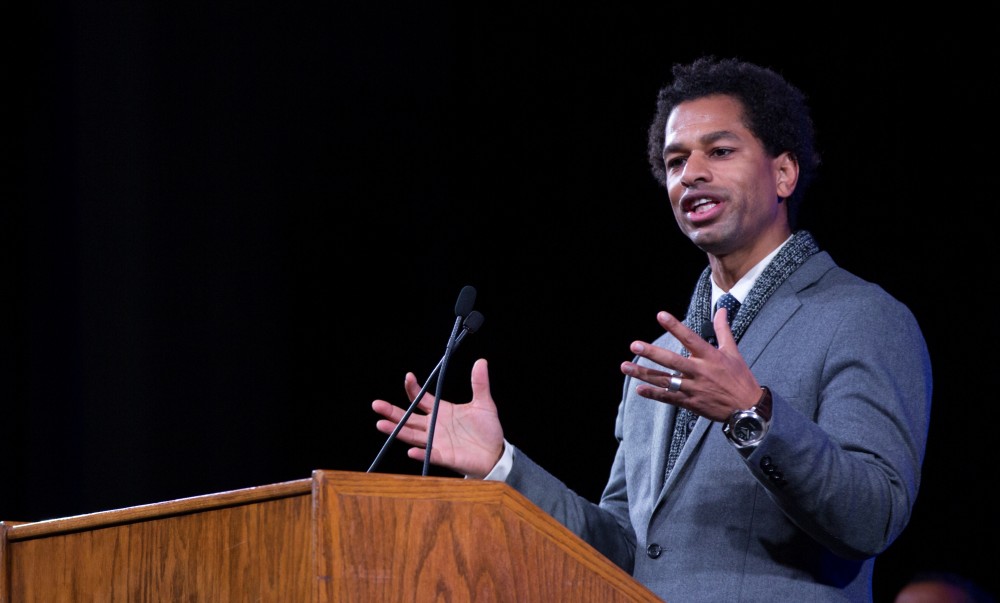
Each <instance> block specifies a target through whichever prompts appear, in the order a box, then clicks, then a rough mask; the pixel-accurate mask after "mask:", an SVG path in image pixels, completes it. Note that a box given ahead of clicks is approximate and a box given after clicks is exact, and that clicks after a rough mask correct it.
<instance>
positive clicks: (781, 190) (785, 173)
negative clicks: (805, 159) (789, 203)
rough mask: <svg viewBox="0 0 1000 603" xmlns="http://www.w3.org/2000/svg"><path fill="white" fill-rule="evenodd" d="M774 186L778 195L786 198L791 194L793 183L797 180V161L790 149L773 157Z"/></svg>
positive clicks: (793, 187) (793, 188)
mask: <svg viewBox="0 0 1000 603" xmlns="http://www.w3.org/2000/svg"><path fill="white" fill-rule="evenodd" d="M774 177H775V180H774V182H775V188H777V190H778V197H780V198H781V199H787V198H788V197H791V196H792V192H793V191H794V190H795V184H796V183H797V182H798V181H799V162H798V160H797V159H796V158H795V155H793V154H792V153H791V152H790V151H785V152H784V153H782V154H781V155H778V156H777V157H775V159H774Z"/></svg>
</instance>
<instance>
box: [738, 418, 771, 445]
mask: <svg viewBox="0 0 1000 603" xmlns="http://www.w3.org/2000/svg"><path fill="white" fill-rule="evenodd" d="M763 435H764V426H763V425H762V424H761V422H760V421H759V420H758V419H757V418H756V417H754V416H752V415H751V416H747V417H740V418H738V419H736V423H735V424H734V425H733V438H735V439H736V441H738V442H744V443H746V442H755V441H757V440H759V439H760V438H761V437H763Z"/></svg>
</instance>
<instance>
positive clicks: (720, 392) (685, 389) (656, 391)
mask: <svg viewBox="0 0 1000 603" xmlns="http://www.w3.org/2000/svg"><path fill="white" fill-rule="evenodd" d="M656 318H657V320H658V321H659V323H660V325H661V326H663V328H664V329H666V330H667V331H669V332H670V333H671V334H673V335H674V337H676V338H677V340H678V341H679V342H680V343H681V345H683V346H684V347H685V348H687V349H688V351H689V352H690V356H688V357H684V356H682V355H681V354H677V353H675V352H672V351H670V350H666V349H663V348H660V347H657V346H654V345H652V344H650V343H646V342H642V341H636V342H633V343H632V346H631V350H632V352H633V353H635V354H636V355H638V356H641V357H643V358H646V359H648V360H650V361H652V362H655V363H656V364H658V365H660V366H663V367H667V368H668V369H671V371H672V372H666V371H663V370H660V369H656V368H651V367H644V366H640V365H638V364H636V363H634V362H623V363H622V366H621V370H622V372H623V373H625V374H626V375H631V376H633V377H635V378H636V379H639V380H641V381H644V382H645V383H646V384H648V385H646V384H643V385H638V386H637V387H636V393H637V394H639V395H640V396H643V397H645V398H650V399H653V400H660V401H661V402H667V403H670V404H674V405H676V406H680V407H683V408H688V409H690V410H692V411H693V412H694V413H695V414H697V415H700V416H703V417H707V418H709V419H712V420H713V421H722V420H725V419H726V418H727V417H729V415H730V414H731V413H732V412H733V411H734V410H737V409H743V408H750V407H751V406H753V404H754V403H755V402H756V401H757V399H758V398H759V397H760V386H759V384H758V383H757V379H756V378H755V377H754V376H753V373H751V372H750V367H748V366H747V363H746V361H745V360H744V359H743V356H741V355H740V351H739V349H738V348H737V347H736V341H735V340H734V339H733V335H732V331H730V329H729V323H727V322H726V309H725V308H722V309H720V310H719V311H718V312H716V315H715V319H714V320H713V326H714V328H715V333H716V336H717V338H718V340H719V347H718V348H715V347H713V346H712V345H711V344H709V343H708V342H706V341H705V340H704V339H702V338H701V336H700V335H698V333H695V332H694V331H692V330H691V329H689V328H688V327H687V326H686V325H685V324H684V323H682V322H681V321H679V320H677V318H675V317H674V316H672V315H671V314H669V313H667V312H660V313H659V314H657V316H656ZM671 377H674V378H675V380H674V383H673V384H671ZM677 377H679V378H680V381H679V382H678V381H677V380H676V378H677ZM671 385H673V386H674V387H675V388H676V389H670V387H671Z"/></svg>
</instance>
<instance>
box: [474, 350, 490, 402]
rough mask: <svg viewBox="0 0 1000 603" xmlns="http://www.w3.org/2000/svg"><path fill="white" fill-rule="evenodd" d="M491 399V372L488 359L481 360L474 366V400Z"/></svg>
mask: <svg viewBox="0 0 1000 603" xmlns="http://www.w3.org/2000/svg"><path fill="white" fill-rule="evenodd" d="M484 398H485V399H487V400H488V399H490V371H489V368H488V367H487V365H486V359H485V358H480V359H479V360H477V361H476V363H475V364H473V365H472V399H473V400H480V399H484Z"/></svg>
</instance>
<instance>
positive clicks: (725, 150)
mask: <svg viewBox="0 0 1000 603" xmlns="http://www.w3.org/2000/svg"><path fill="white" fill-rule="evenodd" d="M734 152H735V149H731V148H729V147H716V148H714V149H712V152H711V155H712V157H727V156H729V155H732V154H733V153H734Z"/></svg>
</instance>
